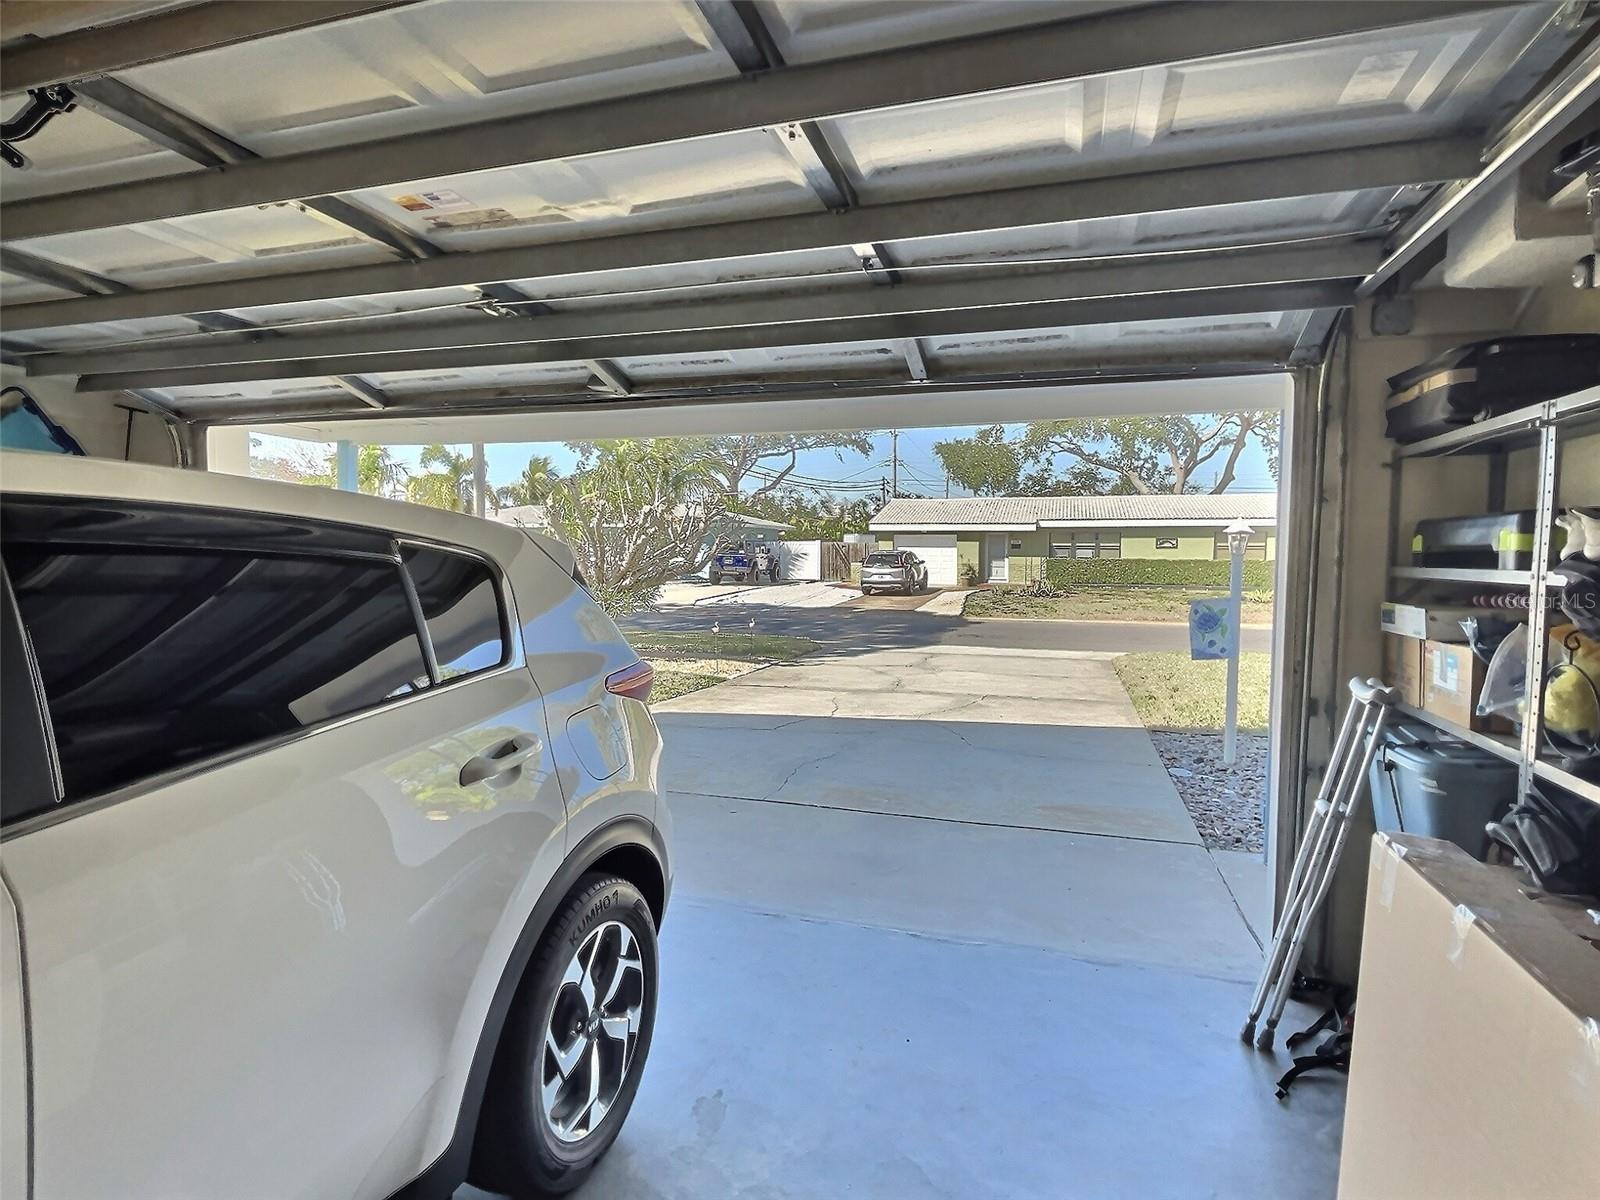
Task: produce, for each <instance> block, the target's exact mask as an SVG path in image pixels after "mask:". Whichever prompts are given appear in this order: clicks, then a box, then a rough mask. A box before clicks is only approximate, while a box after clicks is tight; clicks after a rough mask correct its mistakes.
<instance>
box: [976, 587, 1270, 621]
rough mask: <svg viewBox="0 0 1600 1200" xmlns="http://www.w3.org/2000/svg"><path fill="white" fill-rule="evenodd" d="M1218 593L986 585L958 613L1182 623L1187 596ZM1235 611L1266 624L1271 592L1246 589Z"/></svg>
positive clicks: (1186, 614)
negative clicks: (1032, 590)
mask: <svg viewBox="0 0 1600 1200" xmlns="http://www.w3.org/2000/svg"><path fill="white" fill-rule="evenodd" d="M1220 594H1221V593H1219V592H1218V591H1216V590H1215V589H1209V588H1193V587H1083V588H1075V589H1073V590H1072V591H1071V592H1069V593H1067V594H1066V595H1064V596H1032V595H1029V594H1028V593H1027V592H1026V591H1024V590H1023V589H1022V588H1020V587H1018V588H989V589H987V590H985V591H980V592H973V593H972V594H971V595H970V596H968V597H967V602H966V605H965V607H963V608H962V610H961V615H962V616H964V617H1033V618H1046V619H1052V620H1057V621H1178V622H1187V621H1188V620H1189V601H1190V599H1191V598H1197V597H1201V596H1216V595H1220ZM1240 615H1241V617H1242V619H1243V621H1244V623H1245V624H1246V625H1270V624H1272V593H1271V592H1246V593H1245V594H1244V603H1243V605H1242V606H1241V614H1240Z"/></svg>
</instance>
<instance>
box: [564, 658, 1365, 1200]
mask: <svg viewBox="0 0 1600 1200" xmlns="http://www.w3.org/2000/svg"><path fill="white" fill-rule="evenodd" d="M1110 657H1111V656H1110V655H1107V654H1102V653H1096V652H1088V651H1051V650H1019V649H992V648H985V647H981V646H970V645H948V644H943V645H933V646H928V647H923V648H914V649H900V648H883V649H866V648H859V647H858V648H854V649H848V650H846V649H840V650H838V651H837V652H835V653H831V654H824V655H816V656H812V657H810V658H806V659H802V660H800V661H798V662H795V663H790V664H785V665H782V666H775V667H770V668H767V669H765V670H762V671H758V672H756V673H754V674H751V675H746V676H743V677H741V678H739V679H736V680H733V681H730V682H728V683H725V684H722V685H720V686H717V687H714V688H710V689H707V690H705V691H701V692H697V693H694V694H692V695H690V696H686V697H683V698H681V699H679V700H675V701H671V702H668V703H665V704H662V705H660V706H659V707H658V709H657V720H658V722H659V723H660V725H661V728H662V731H663V734H664V736H665V739H666V752H665V757H664V760H663V764H662V781H663V784H664V786H665V787H667V788H668V789H669V792H670V803H671V806H672V810H673V813H674V816H675V822H676V837H675V842H674V845H675V862H676V869H677V882H676V886H675V892H674V899H673V902H672V908H671V910H670V911H669V913H668V917H667V922H666V926H665V928H664V929H663V936H662V983H661V1001H660V1012H659V1017H658V1023H657V1029H656V1034H655V1040H654V1045H653V1048H652V1050H651V1055H650V1062H649V1066H648V1069H647V1071H646V1073H645V1076H644V1082H643V1086H642V1087H641V1089H640V1092H639V1096H638V1100H637V1103H636V1105H635V1107H634V1110H633V1112H632V1114H631V1116H630V1117H629V1120H628V1124H627V1126H626V1128H625V1129H624V1130H623V1133H622V1137H621V1139H620V1140H619V1142H618V1144H617V1145H616V1147H615V1148H614V1149H613V1150H612V1151H611V1153H610V1155H609V1156H608V1157H607V1159H606V1160H605V1161H604V1162H603V1163H602V1164H601V1166H600V1169H599V1170H598V1171H597V1172H596V1174H595V1177H594V1178H593V1180H592V1181H591V1183H590V1184H589V1185H588V1187H587V1188H586V1189H585V1191H584V1195H585V1196H586V1197H590V1198H591V1200H595V1198H599V1200H622V1198H623V1197H631V1198H640V1200H645V1198H655V1200H667V1198H670V1200H691V1198H694V1200H699V1198H703V1197H713V1196H715V1197H748V1198H750V1200H799V1198H802V1197H806V1198H810V1197H818V1198H821V1197H827V1198H830V1200H831V1198H833V1197H837V1196H843V1195H849V1196H853V1197H860V1198H866V1200H906V1198H918V1197H951V1198H952V1200H954V1198H956V1197H959V1198H961V1200H970V1198H990V1197H992V1198H996V1200H999V1198H1002V1197H1003V1198H1007V1200H1011V1198H1017V1200H1027V1198H1037V1200H1046V1198H1049V1200H1061V1198H1070V1197H1102V1196H1139V1197H1142V1198H1143V1197H1203V1196H1227V1197H1231V1196H1257V1195H1273V1196H1278V1197H1286V1198H1299V1197H1328V1196H1331V1195H1332V1194H1333V1191H1334V1181H1335V1171H1336V1165H1337V1155H1338V1135H1339V1125H1340V1103H1341V1100H1340V1097H1341V1092H1340V1089H1339V1088H1338V1087H1337V1086H1336V1085H1332V1086H1330V1085H1329V1084H1328V1083H1326V1082H1317V1083H1312V1084H1308V1085H1307V1086H1306V1087H1305V1088H1304V1090H1303V1091H1297V1092H1296V1093H1295V1095H1294V1097H1293V1100H1292V1101H1291V1102H1290V1103H1289V1104H1287V1105H1285V1104H1280V1103H1279V1102H1278V1101H1277V1100H1275V1099H1274V1098H1273V1095H1272V1081H1273V1079H1274V1078H1275V1077H1276V1076H1277V1075H1278V1074H1279V1073H1281V1071H1282V1070H1283V1069H1284V1067H1285V1065H1286V1061H1287V1060H1286V1058H1285V1057H1284V1056H1282V1055H1281V1054H1280V1055H1279V1056H1278V1057H1277V1058H1276V1059H1274V1058H1273V1057H1271V1056H1267V1055H1258V1054H1256V1053H1254V1052H1253V1051H1252V1050H1250V1049H1248V1048H1247V1047H1245V1046H1243V1045H1241V1044H1240V1042H1239V1040H1238V1037H1237V1030H1238V1026H1239V1021H1240V1019H1241V1014H1242V1013H1243V1011H1244V1009H1245V1008H1246V1007H1247V1005H1248V1002H1249V996H1250V986H1251V983H1252V982H1253V979H1254V976H1255V973H1256V971H1257V970H1258V969H1259V966H1260V952H1259V949H1258V946H1257V943H1256V941H1255V940H1254V939H1253V938H1252V936H1251V933H1250V931H1249V929H1248V927H1247V925H1246V923H1245V921H1244V920H1243V919H1242V918H1241V916H1240V912H1239V907H1238V905H1237V904H1236V903H1235V900H1234V897H1233V895H1232V894H1231V893H1230V891H1229V889H1228V886H1227V884H1226V883H1225V882H1224V881H1223V879H1222V877H1221V875H1220V873H1219V871H1218V869H1217V866H1216V864H1215V863H1214V862H1213V861H1212V858H1211V856H1210V855H1209V854H1208V853H1207V852H1206V850H1205V849H1204V847H1203V846H1201V845H1200V844H1199V838H1198V836H1197V835H1196V833H1195V830H1194V826H1193V824H1192V823H1191V822H1190V820H1189V818H1188V816H1187V814H1186V813H1185V811H1184V809H1183V806H1182V804H1181V803H1180V802H1179V800H1178V797H1177V795H1176V793H1175V792H1174V790H1173V788H1172V785H1171V783H1170V781H1169V780H1168V778H1167V776H1166V773H1165V772H1164V770H1163V769H1162V767H1161V765H1160V762H1159V760H1158V759H1157V757H1156V755H1155V752H1154V750H1153V748H1152V746H1151V744H1150V739H1149V737H1148V736H1147V735H1146V734H1145V732H1144V731H1143V729H1142V728H1140V727H1139V725H1138V723H1137V719H1136V717H1135V715H1134V712H1133V710H1132V707H1131V705H1130V704H1129V702H1128V699H1127V696H1126V693H1125V692H1124V691H1123V689H1122V687H1121V685H1120V684H1119V683H1118V681H1117V680H1116V678H1115V676H1114V674H1113V673H1112V671H1111V667H1110Z"/></svg>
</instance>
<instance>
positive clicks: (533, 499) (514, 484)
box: [495, 454, 561, 507]
mask: <svg viewBox="0 0 1600 1200" xmlns="http://www.w3.org/2000/svg"><path fill="white" fill-rule="evenodd" d="M560 477H561V476H560V472H558V471H557V470H556V465H555V462H554V460H553V459H551V458H550V456H549V455H547V454H535V455H533V456H531V457H530V458H529V459H528V464H527V466H525V467H523V468H522V474H521V475H518V476H517V477H516V479H514V480H512V481H511V482H510V483H508V484H506V485H505V486H504V487H501V488H496V489H495V495H496V496H498V497H499V499H500V504H501V506H502V507H510V506H513V505H523V504H543V503H544V501H545V497H546V496H548V495H549V494H550V489H551V488H553V487H554V486H555V483H556V480H557V479H559V478H560Z"/></svg>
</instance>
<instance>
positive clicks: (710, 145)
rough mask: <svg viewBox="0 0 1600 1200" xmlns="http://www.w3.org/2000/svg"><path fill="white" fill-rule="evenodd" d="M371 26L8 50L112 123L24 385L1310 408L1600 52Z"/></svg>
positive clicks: (27, 313) (263, 414)
mask: <svg viewBox="0 0 1600 1200" xmlns="http://www.w3.org/2000/svg"><path fill="white" fill-rule="evenodd" d="M203 7H204V6H202V8H203ZM368 7H370V8H371V9H372V11H368V12H366V13H365V14H364V15H359V16H355V17H351V18H349V19H345V20H328V21H323V22H322V23H317V24H313V25H311V26H309V27H303V28H289V29H287V30H286V31H284V32H279V33H276V34H275V35H271V36H259V37H254V38H250V39H245V40H236V41H233V42H232V43H231V44H225V45H218V46H216V47H214V48H210V49H201V50H198V51H193V50H191V52H186V53H178V52H176V50H175V51H174V52H173V53H172V54H171V55H169V56H165V57H164V56H162V55H160V54H154V55H152V54H143V56H142V57H140V58H139V60H138V61H130V60H129V59H128V56H127V52H126V51H125V49H124V46H125V44H127V43H128V39H123V38H120V37H119V36H118V30H119V29H126V28H128V26H127V25H123V26H117V25H108V26H107V27H106V28H104V29H102V30H100V31H98V33H97V32H96V31H95V30H93V29H91V30H89V31H87V34H82V35H80V41H79V42H78V43H77V44H76V48H75V50H74V55H73V57H72V59H71V61H72V62H73V63H75V64H77V65H76V66H75V67H73V68H72V69H71V70H70V71H68V69H67V68H66V67H64V66H62V67H60V70H61V71H66V72H67V73H66V74H64V75H52V73H51V70H52V65H53V64H58V63H64V62H65V61H67V60H66V58H65V57H64V56H63V55H62V54H57V55H56V57H55V58H52V57H51V55H52V47H53V45H54V44H55V43H54V42H53V41H52V37H54V36H58V35H59V34H60V32H61V31H59V30H53V29H50V30H47V32H46V34H45V35H44V36H43V37H42V38H40V39H37V40H32V41H26V42H23V41H12V42H6V43H4V44H3V45H0V67H3V68H4V71H3V72H0V78H3V80H4V81H5V83H4V86H5V87H6V88H7V89H8V91H9V90H10V89H13V88H15V87H16V86H17V85H16V84H15V83H14V82H12V81H15V80H18V79H21V80H23V81H24V82H25V83H28V84H31V83H36V82H41V81H42V82H54V81H57V80H59V81H62V82H66V83H68V84H69V85H70V86H72V87H74V88H75V89H76V91H77V92H78V100H79V106H78V108H77V109H75V110H74V111H72V112H68V113H65V114H62V115H58V116H56V117H55V118H54V119H53V120H52V121H51V122H50V123H49V124H48V125H47V126H45V127H44V129H43V130H42V131H41V132H40V133H39V134H38V135H37V136H35V137H33V138H31V139H29V140H28V141H26V142H23V143H18V148H19V149H21V150H22V151H23V152H25V153H26V154H27V155H28V156H29V158H30V159H31V160H32V162H33V165H32V166H31V167H30V168H29V169H28V170H25V171H18V170H14V169H12V168H10V167H5V168H0V195H3V200H4V208H3V211H0V232H3V235H4V237H5V238H6V239H7V240H6V241H5V243H4V250H5V255H4V259H3V261H0V293H3V294H0V300H3V305H0V329H3V330H4V333H3V335H0V349H3V350H4V352H5V354H6V355H7V357H8V358H10V359H13V360H15V361H19V362H21V363H23V364H24V365H25V367H26V368H27V369H28V370H29V371H30V372H31V373H34V374H41V375H43V374H48V375H67V376H76V377H78V380H79V387H80V389H81V390H86V391H106V392H132V393H133V394H135V395H136V396H138V397H141V398H142V399H143V400H144V401H145V402H147V403H151V404H156V405H159V406H162V407H165V408H167V409H169V410H171V411H173V412H175V413H177V414H178V415H180V416H182V417H185V418H194V419H199V420H238V421H245V420H261V419H265V418H269V417H273V416H301V415H306V414H320V415H323V416H327V417H330V418H338V417H341V416H353V415H356V414H361V415H363V416H368V417H370V416H371V415H372V414H373V413H374V412H381V413H385V414H387V413H389V411H390V410H391V409H392V410H393V414H392V415H393V416H395V417H400V418H407V419H409V418H414V417H420V416H423V415H430V416H431V415H441V414H449V413H452V412H456V411H463V412H464V411H469V410H470V411H486V410H488V409H491V408H492V409H494V410H495V411H513V412H514V411H518V410H519V409H521V408H524V407H529V406H537V405H542V404H548V403H557V402H559V403H562V404H601V405H604V404H618V403H622V404H633V403H641V402H646V401H648V402H651V403H654V402H657V401H662V402H665V401H668V400H690V399H694V398H703V397H705V396H712V395H726V394H728V393H729V392H734V391H743V392H744V393H746V394H749V395H753V396H760V395H764V394H767V392H768V391H769V390H770V389H772V388H781V387H784V386H788V385H791V384H794V383H797V382H833V383H849V384H852V385H872V386H878V387H881V386H888V385H896V386H905V387H914V386H916V385H917V384H919V383H921V382H926V381H927V380H929V379H931V380H944V381H948V382H952V383H953V382H970V383H972V384H974V386H992V385H994V384H996V383H999V382H1015V381H1017V380H1019V379H1034V380H1040V381H1050V380H1057V379H1065V380H1075V379H1081V378H1083V377H1084V376H1085V375H1086V374H1088V375H1091V376H1092V375H1093V373H1095V372H1097V371H1099V372H1101V373H1103V374H1104V375H1105V376H1106V377H1121V376H1122V375H1124V374H1126V373H1128V372H1130V371H1137V370H1140V369H1142V370H1144V371H1146V372H1147V373H1151V374H1155V375H1164V374H1170V373H1176V374H1180V375H1197V376H1208V375H1223V374H1237V373H1240V372H1241V371H1261V370H1273V369H1282V368H1283V367H1285V366H1289V365H1296V364H1300V363H1304V362H1307V361H1311V360H1313V359H1314V358H1315V357H1316V355H1317V353H1318V350H1319V345H1320V342H1321V339H1322V335H1323V332H1324V331H1325V330H1326V328H1327V324H1328V321H1329V320H1330V318H1331V315H1332V314H1333V313H1334V312H1336V311H1337V310H1338V309H1339V308H1341V307H1343V306H1345V305H1347V304H1348V303H1349V302H1350V299H1351V297H1352V296H1353V294H1354V291H1355V289H1356V287H1357V286H1358V285H1360V284H1362V283H1363V282H1370V281H1371V280H1372V279H1373V278H1375V272H1378V271H1380V270H1389V269H1392V267H1393V263H1392V262H1389V261H1387V260H1385V259H1384V250H1385V248H1386V247H1387V246H1390V245H1394V244H1397V243H1398V244H1404V239H1403V237H1402V236H1401V235H1402V234H1403V233H1404V232H1405V229H1406V225H1405V222H1406V219H1407V216H1408V214H1409V213H1411V212H1413V211H1414V210H1416V209H1418V207H1419V206H1421V205H1423V204H1424V203H1425V202H1426V201H1427V200H1428V198H1429V197H1430V196H1432V195H1434V194H1435V192H1436V189H1437V187H1438V185H1439V184H1441V183H1444V182H1448V181H1454V180H1459V179H1463V178H1470V177H1472V176H1473V175H1474V173H1476V172H1478V171H1479V170H1480V166H1479V161H1478V160H1479V154H1480V151H1481V150H1482V149H1483V147H1484V146H1485V145H1486V144H1487V143H1488V142H1489V141H1490V140H1491V136H1492V133H1493V131H1494V130H1495V129H1496V128H1497V127H1498V126H1499V125H1500V124H1501V123H1502V122H1503V121H1505V120H1506V118H1508V117H1509V116H1511V115H1512V114H1513V113H1514V112H1515V111H1516V110H1517V108H1518V106H1519V105H1521V104H1522V103H1523V102H1524V101H1525V100H1526V98H1527V97H1528V96H1530V95H1531V94H1532V93H1533V92H1534V91H1535V89H1536V86H1537V85H1538V83H1539V80H1540V78H1541V76H1543V75H1544V74H1545V73H1546V72H1547V71H1548V70H1549V68H1550V67H1551V65H1552V64H1554V63H1555V62H1556V61H1557V60H1558V58H1560V57H1561V56H1562V55H1563V54H1565V55H1567V56H1568V58H1569V59H1572V61H1574V62H1576V63H1578V64H1579V65H1580V66H1582V65H1583V63H1585V62H1586V61H1587V59H1585V58H1584V57H1583V55H1584V54H1592V53H1593V37H1594V23H1593V18H1592V16H1591V17H1582V16H1581V14H1575V13H1574V11H1573V10H1572V9H1571V7H1570V6H1565V7H1564V6H1562V5H1560V4H1558V3H1555V2H1553V0H1552V2H1548V3H1533V4H1505V5H1493V4H1490V5H1482V4H1478V5H1474V4H1468V3H1462V2H1458V0H1439V2H1437V3H1431V4H1427V3H1399V2H1397V3H1392V4H1385V5H1353V4H1352V5H1316V4H1275V5H1249V4H1232V3H1226V2H1223V3H1195V4H1183V5H1172V4H1161V5H1151V4H1131V3H1094V2H1088V3H1065V2H1061V3H1046V2H1040V3H1020V2H1016V3H1014V2H1011V0H1003V2H1002V0H996V2H992V3H982V2H977V0H962V2H950V3H935V2H933V0H913V2H908V3H899V4H893V5H884V4H863V3H847V2H845V0H758V2H757V3H756V4H754V5H744V6H738V7H735V6H733V5H731V4H729V3H727V2H726V0H699V2H691V0H641V2H639V3H632V4H628V5H625V6H621V5H611V6H594V5H579V4H570V3H562V2H558V0H551V2H544V0H525V2H521V3H517V4H505V3H496V2H493V0H413V2H410V3H403V2H397V3H388V4H374V5H372V6H368ZM202 8H196V9H194V10H193V13H194V14H195V15H194V16H193V17H192V18H191V20H192V25H191V26H190V27H186V28H185V30H184V34H185V38H186V39H187V43H188V45H189V46H190V47H193V46H194V45H204V44H205V36H206V33H207V29H206V27H205V20H206V18H205V17H204V15H203V13H202ZM277 8H278V10H279V11H280V12H281V13H282V14H284V15H283V16H282V20H283V22H284V23H285V24H286V25H294V24H297V23H299V24H303V22H304V20H306V19H307V18H303V17H302V18H296V17H295V16H294V13H295V11H296V6H294V5H282V6H277ZM266 9H267V10H268V11H270V10H271V6H266ZM105 12H106V13H107V17H106V19H107V20H108V21H110V20H112V19H118V20H126V21H128V22H138V21H160V20H164V21H169V22H175V21H182V20H183V19H184V11H183V6H182V5H168V6H165V7H160V6H152V5H142V6H141V5H130V4H113V5H107V6H106V7H105ZM0 36H5V35H4V33H3V32H0ZM84 36H87V37H88V38H89V45H88V47H87V49H85V46H84V44H83V42H82V40H81V39H82V37H84ZM1579 43H1584V44H1585V49H1584V50H1582V51H1581V52H1575V51H1574V47H1575V46H1577V45H1578V44H1579ZM140 44H141V45H143V44H145V43H143V42H141V43H140ZM1575 53H1576V54H1577V57H1576V58H1574V57H1573V56H1574V54H1575ZM119 55H121V57H119ZM86 63H87V64H88V66H87V67H86V66H85V65H84V64H86ZM75 72H77V73H76V74H75ZM1573 80H1575V82H1573ZM1569 83H1570V88H1569V91H1570V94H1567V95H1566V96H1565V99H1566V100H1568V101H1574V100H1577V99H1581V98H1582V96H1583V95H1585V94H1587V93H1584V92H1583V91H1582V89H1583V88H1593V87H1594V86H1595V84H1594V79H1593V78H1591V76H1590V75H1587V74H1583V73H1582V72H1581V71H1580V72H1578V73H1577V74H1576V75H1574V76H1572V80H1569ZM19 99H20V97H18V96H16V95H9V96H8V99H7V103H8V104H12V103H17V102H18V101H19ZM1397 231H1398V232H1397ZM1219 250H1220V251H1223V253H1221V254H1218V253H1217V251H1219ZM264 327H270V328H271V330H272V334H273V335H272V336H263V334H262V333H261V332H260V330H261V329H263V328H264ZM339 380H344V381H345V382H338V381H339Z"/></svg>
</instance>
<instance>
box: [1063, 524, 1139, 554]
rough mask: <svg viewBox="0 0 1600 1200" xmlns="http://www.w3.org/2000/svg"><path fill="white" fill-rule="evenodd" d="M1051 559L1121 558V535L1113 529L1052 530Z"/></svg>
mask: <svg viewBox="0 0 1600 1200" xmlns="http://www.w3.org/2000/svg"><path fill="white" fill-rule="evenodd" d="M1050 557H1051V558H1121V557H1122V535H1121V534H1119V533H1118V532H1117V531H1116V530H1115V529H1053V530H1051V539H1050Z"/></svg>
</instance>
